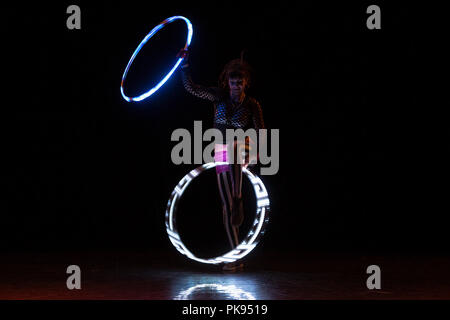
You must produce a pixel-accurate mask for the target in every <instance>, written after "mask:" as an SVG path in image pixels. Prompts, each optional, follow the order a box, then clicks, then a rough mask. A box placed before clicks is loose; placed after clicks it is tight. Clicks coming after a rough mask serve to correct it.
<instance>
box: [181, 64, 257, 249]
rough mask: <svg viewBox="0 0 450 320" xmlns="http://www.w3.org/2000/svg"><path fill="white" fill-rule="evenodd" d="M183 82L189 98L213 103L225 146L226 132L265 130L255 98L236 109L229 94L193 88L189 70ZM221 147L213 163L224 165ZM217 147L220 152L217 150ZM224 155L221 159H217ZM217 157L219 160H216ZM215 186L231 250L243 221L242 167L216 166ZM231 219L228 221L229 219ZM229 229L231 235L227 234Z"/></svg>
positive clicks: (217, 126)
mask: <svg viewBox="0 0 450 320" xmlns="http://www.w3.org/2000/svg"><path fill="white" fill-rule="evenodd" d="M181 70H182V73H181V74H182V80H183V85H184V88H185V89H186V90H187V91H188V92H189V93H191V94H192V95H194V96H196V97H198V98H201V99H206V100H209V101H211V102H213V103H214V128H216V129H218V130H220V131H221V133H222V137H223V139H224V141H222V142H223V143H225V137H226V129H239V128H240V129H243V130H244V131H245V130H247V129H249V128H252V127H253V128H254V129H257V130H258V129H264V128H265V126H264V120H263V116H262V111H261V106H260V104H259V103H258V101H256V100H255V99H254V98H251V97H248V96H247V95H246V96H245V98H244V100H243V101H242V103H241V104H240V105H239V106H236V107H235V106H234V105H233V103H232V102H231V98H230V94H229V92H228V91H227V90H224V89H221V88H217V87H204V86H201V85H198V84H195V83H194V82H193V81H192V78H191V76H190V72H189V68H188V67H185V68H182V69H181ZM224 146H225V145H223V144H219V145H218V144H217V141H216V149H215V153H216V155H215V159H216V161H225V162H227V160H228V159H227V157H226V149H224ZM217 147H219V148H217ZM222 152H224V155H225V156H224V157H223V158H222V159H220V155H222ZM218 154H219V159H218V157H217V156H218ZM216 173H217V182H218V186H219V192H220V196H221V198H222V206H223V222H224V225H225V229H226V231H227V234H228V239H229V241H230V244H231V247H232V248H234V247H235V246H237V245H238V244H239V240H238V230H239V229H238V228H239V225H241V224H242V220H243V215H244V214H243V205H242V165H241V164H238V163H234V164H229V165H221V166H219V165H218V166H216ZM230 217H231V219H230ZM230 225H231V229H232V231H233V235H232V234H231V233H230Z"/></svg>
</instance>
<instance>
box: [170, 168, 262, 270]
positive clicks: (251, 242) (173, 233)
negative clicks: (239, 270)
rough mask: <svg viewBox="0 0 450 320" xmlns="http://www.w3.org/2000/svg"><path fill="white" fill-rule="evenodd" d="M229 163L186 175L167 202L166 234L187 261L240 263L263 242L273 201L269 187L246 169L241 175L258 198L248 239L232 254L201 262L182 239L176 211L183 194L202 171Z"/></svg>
mask: <svg viewBox="0 0 450 320" xmlns="http://www.w3.org/2000/svg"><path fill="white" fill-rule="evenodd" d="M223 164H227V163H226V162H210V163H206V164H204V165H202V166H200V167H198V168H196V169H194V170H192V171H191V172H189V173H188V174H187V175H185V176H184V177H183V178H182V179H181V180H180V182H179V183H178V184H177V186H176V187H175V189H174V190H173V191H172V194H171V196H170V198H169V202H168V203H167V209H166V219H165V221H166V231H167V234H168V235H169V239H170V241H171V242H172V244H173V245H174V247H175V248H176V249H177V250H178V251H179V252H180V253H181V254H183V255H185V256H187V257H188V258H190V259H192V260H195V261H198V262H202V263H208V264H219V263H229V262H233V261H236V260H239V259H241V258H243V257H245V256H246V255H247V254H249V253H250V251H252V250H253V249H254V248H255V247H256V245H257V244H258V242H259V241H260V239H261V236H262V235H263V234H264V231H265V228H266V225H267V223H268V221H269V212H270V201H269V195H268V193H267V190H266V187H265V186H264V184H263V183H262V181H261V179H260V178H259V177H258V176H256V175H255V174H253V173H251V172H250V171H249V170H247V169H246V168H242V172H244V173H245V175H246V176H247V178H248V179H249V180H250V182H251V183H252V185H253V190H254V191H255V195H256V216H255V220H254V222H253V225H252V227H251V228H250V231H249V232H248V234H247V236H246V237H245V239H244V240H243V241H242V242H241V243H240V244H239V245H238V246H237V247H236V248H234V249H233V250H231V251H230V252H228V253H226V254H224V255H222V256H219V257H216V258H211V259H201V258H198V257H196V256H195V255H194V254H193V253H192V252H191V251H189V249H187V248H186V246H185V245H184V244H183V242H182V241H181V239H180V236H179V234H178V230H177V226H176V210H177V203H178V201H179V200H180V199H181V196H182V195H183V192H184V191H185V190H186V188H187V187H188V185H189V183H190V182H191V181H192V180H193V179H194V178H195V177H197V176H198V175H200V174H201V173H202V172H203V171H206V170H208V169H212V168H214V167H215V166H216V165H223Z"/></svg>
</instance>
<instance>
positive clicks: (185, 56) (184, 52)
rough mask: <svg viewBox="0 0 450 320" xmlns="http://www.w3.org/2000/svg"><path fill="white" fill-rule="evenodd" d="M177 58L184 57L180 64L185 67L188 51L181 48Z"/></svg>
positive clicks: (187, 64)
mask: <svg viewBox="0 0 450 320" xmlns="http://www.w3.org/2000/svg"><path fill="white" fill-rule="evenodd" d="M177 58H182V59H184V61H183V64H182V66H181V67H182V68H185V67H187V66H189V62H188V58H189V51H188V50H185V49H184V48H183V49H181V50H180V51H178V53H177Z"/></svg>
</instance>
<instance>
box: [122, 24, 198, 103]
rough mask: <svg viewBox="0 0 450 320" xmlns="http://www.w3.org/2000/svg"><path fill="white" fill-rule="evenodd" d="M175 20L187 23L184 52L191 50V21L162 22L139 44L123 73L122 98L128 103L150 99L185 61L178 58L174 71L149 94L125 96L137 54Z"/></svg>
mask: <svg viewBox="0 0 450 320" xmlns="http://www.w3.org/2000/svg"><path fill="white" fill-rule="evenodd" d="M175 20H183V21H184V22H186V25H187V28H188V35H187V39H186V44H185V45H184V50H187V49H188V48H189V45H190V44H191V40H192V33H193V30H192V24H191V22H190V21H189V19H187V18H185V17H183V16H173V17H170V18H167V19H166V20H164V21H163V22H161V23H160V24H158V25H157V26H156V27H154V28H153V29H152V31H150V32H149V33H148V34H147V36H145V38H144V40H142V41H141V43H140V44H139V46H138V47H137V48H136V50H135V51H134V53H133V55H132V56H131V58H130V61H128V64H127V67H126V68H125V71H124V73H123V76H122V82H121V83H120V92H121V93H122V97H123V98H124V99H125V100H126V101H128V102H131V101H136V102H138V101H142V100H144V99H146V98H148V97H150V96H151V95H152V94H154V93H155V92H156V91H157V90H158V89H159V88H161V87H162V85H163V84H164V83H165V82H166V81H167V80H169V78H170V77H171V76H172V74H173V73H174V71H175V70H176V69H177V68H178V66H179V65H180V63H181V61H183V59H184V58H178V60H177V62H176V63H175V65H174V66H173V67H172V69H171V70H170V71H169V73H168V74H167V75H166V76H165V77H164V78H163V79H162V80H161V81H160V82H159V83H158V84H157V85H156V86H154V87H153V88H151V89H150V90H148V91H147V92H145V93H143V94H141V95H139V96H136V97H128V96H127V95H125V93H124V91H123V84H124V82H125V78H126V77H127V74H128V70H129V69H130V66H131V65H132V63H133V61H134V59H135V58H136V56H137V54H138V53H139V51H141V49H142V47H143V46H144V44H146V43H147V41H148V39H150V38H151V37H153V36H154V35H155V33H157V32H158V31H159V30H161V29H162V28H164V27H165V26H166V25H167V24H169V23H171V22H173V21H175Z"/></svg>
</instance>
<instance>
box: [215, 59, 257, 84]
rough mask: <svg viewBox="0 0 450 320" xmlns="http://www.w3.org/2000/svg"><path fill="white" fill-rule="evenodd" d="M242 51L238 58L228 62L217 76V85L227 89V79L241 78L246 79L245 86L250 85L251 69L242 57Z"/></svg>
mask: <svg viewBox="0 0 450 320" xmlns="http://www.w3.org/2000/svg"><path fill="white" fill-rule="evenodd" d="M243 55H244V51H243V52H241V58H240V59H234V60H231V61H230V62H228V63H227V64H226V65H225V67H224V68H223V71H222V73H221V74H220V76H219V87H221V88H223V89H228V79H230V78H242V79H246V80H247V87H248V86H249V85H250V80H251V72H252V69H251V67H250V65H249V64H248V63H247V62H245V61H244V59H243Z"/></svg>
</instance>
